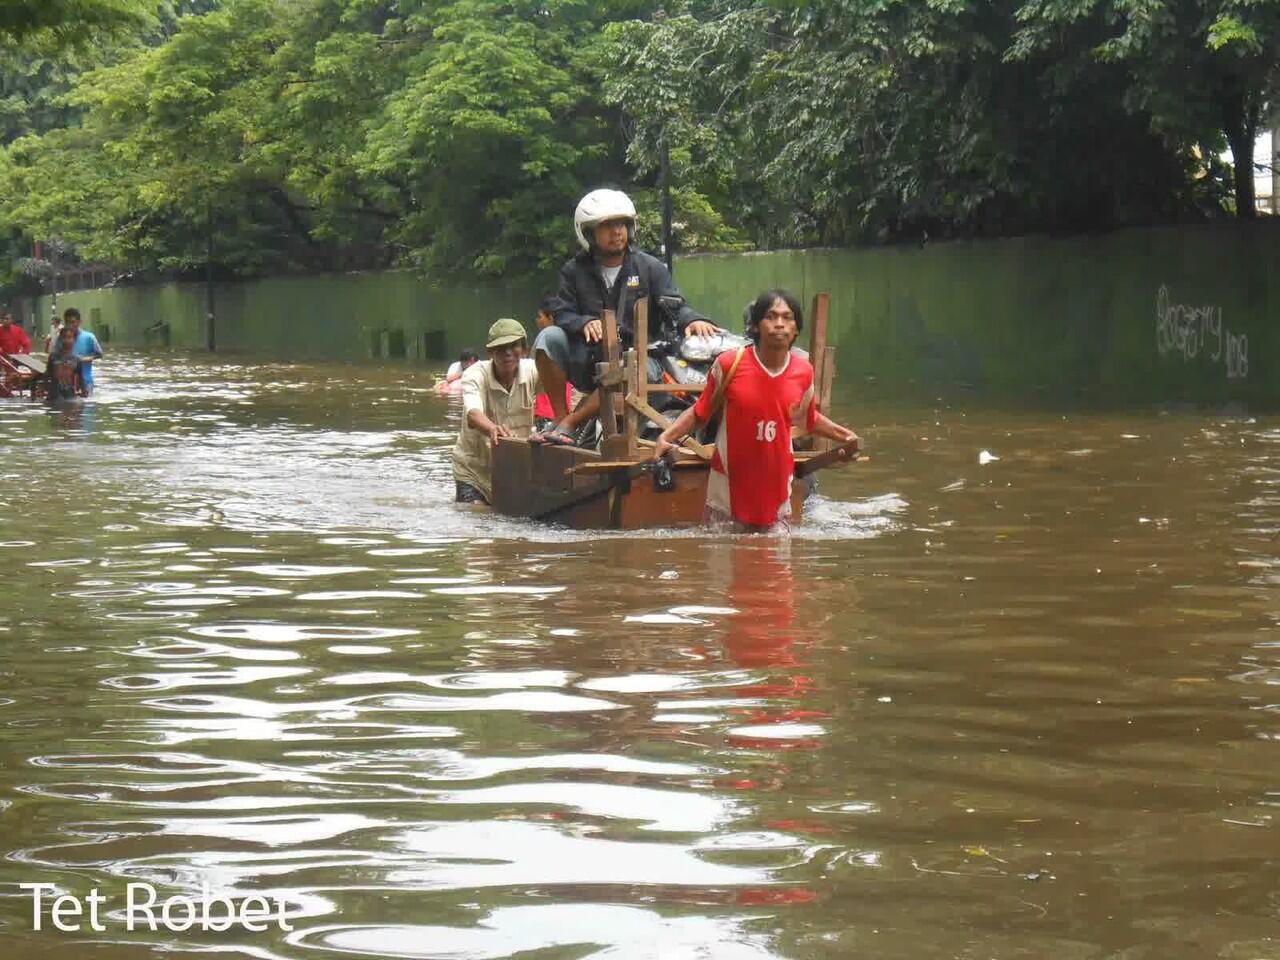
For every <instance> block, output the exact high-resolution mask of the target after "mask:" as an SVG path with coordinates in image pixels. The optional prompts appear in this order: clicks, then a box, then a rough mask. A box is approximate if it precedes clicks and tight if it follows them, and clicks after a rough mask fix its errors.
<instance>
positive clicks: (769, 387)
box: [654, 290, 858, 531]
mask: <svg viewBox="0 0 1280 960" xmlns="http://www.w3.org/2000/svg"><path fill="white" fill-rule="evenodd" d="M803 325H804V316H803V314H802V313H801V310H800V303H799V302H798V301H797V300H796V298H795V297H794V296H792V295H791V294H790V293H788V292H787V291H786V290H766V291H765V292H764V293H762V294H760V296H759V297H757V298H756V301H755V303H753V304H752V305H751V312H750V315H749V323H748V327H747V336H748V337H750V338H751V341H752V346H751V348H750V349H745V348H744V349H743V350H741V351H737V352H732V353H731V352H725V353H722V354H720V356H719V357H717V358H716V362H715V364H714V365H713V366H712V368H711V373H710V374H709V375H708V377H707V387H706V389H705V390H704V391H703V392H702V395H701V396H700V397H699V398H698V402H697V403H696V404H694V405H693V406H692V407H690V408H689V409H688V410H686V411H685V412H684V413H682V414H681V415H680V416H679V418H678V419H677V420H676V421H675V422H674V423H673V424H671V426H669V427H668V428H667V429H666V430H664V431H662V435H661V436H660V437H659V438H658V442H657V444H656V446H655V448H654V456H655V458H658V457H662V456H664V455H665V454H666V453H667V452H668V451H669V450H671V449H672V448H673V447H674V444H675V443H676V442H678V440H679V439H680V438H681V437H683V436H685V435H686V434H687V433H689V432H690V431H691V430H693V429H694V428H695V427H696V426H697V425H699V424H702V423H706V422H707V421H708V420H709V419H710V418H711V417H712V415H714V414H715V413H716V412H717V411H716V409H715V406H716V405H717V403H718V404H719V405H720V406H721V408H722V409H723V412H724V415H723V416H722V417H721V418H720V427H719V430H718V431H717V433H716V443H715V453H714V454H713V455H712V458H711V475H710V477H709V478H708V479H707V516H708V519H710V520H712V521H717V520H721V521H723V520H732V521H733V523H734V524H735V526H736V527H738V528H739V529H742V530H746V531H764V530H768V529H770V528H771V527H774V526H775V525H776V524H781V525H783V526H787V525H789V522H790V519H791V480H792V477H793V476H794V474H795V458H794V457H793V456H792V454H791V431H792V428H793V427H794V428H800V429H804V430H807V431H808V432H809V433H811V434H813V435H814V436H818V437H828V438H830V439H832V440H835V441H837V442H839V443H842V444H843V443H848V442H849V441H851V440H857V439H858V436H857V434H855V433H854V432H853V431H852V430H850V429H849V428H848V427H842V426H840V425H839V424H837V423H833V422H832V421H831V420H829V419H828V418H827V417H826V416H825V415H823V414H822V413H821V412H820V411H819V410H818V403H817V398H816V397H815V395H814V389H813V367H812V366H810V365H809V361H808V360H805V359H804V358H802V357H800V356H797V355H796V354H795V353H793V352H792V350H791V346H792V344H793V343H795V340H796V337H797V335H798V334H799V333H800V330H801V328H802V327H803ZM722 383H723V384H724V386H721V384H722Z"/></svg>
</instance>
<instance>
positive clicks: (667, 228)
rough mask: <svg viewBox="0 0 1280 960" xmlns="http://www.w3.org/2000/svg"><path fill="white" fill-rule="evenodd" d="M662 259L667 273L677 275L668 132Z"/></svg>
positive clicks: (662, 175) (664, 159)
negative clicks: (673, 250) (672, 245)
mask: <svg viewBox="0 0 1280 960" xmlns="http://www.w3.org/2000/svg"><path fill="white" fill-rule="evenodd" d="M660 179H661V181H662V259H663V260H665V261H666V264H667V273H670V274H671V275H672V276H674V275H675V269H674V268H673V267H672V265H671V150H670V148H669V147H668V146H667V134H666V132H665V131H664V132H663V134H662V169H661V173H660Z"/></svg>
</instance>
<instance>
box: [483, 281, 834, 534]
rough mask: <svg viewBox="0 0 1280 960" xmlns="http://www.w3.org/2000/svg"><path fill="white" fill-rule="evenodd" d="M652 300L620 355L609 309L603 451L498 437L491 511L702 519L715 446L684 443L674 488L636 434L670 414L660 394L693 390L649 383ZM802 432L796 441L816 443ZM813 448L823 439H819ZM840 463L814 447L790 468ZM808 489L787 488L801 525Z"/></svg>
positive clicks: (602, 369) (827, 393) (819, 381)
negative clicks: (656, 405) (655, 403)
mask: <svg viewBox="0 0 1280 960" xmlns="http://www.w3.org/2000/svg"><path fill="white" fill-rule="evenodd" d="M647 309H648V300H647V299H645V300H641V301H640V302H639V303H638V304H636V327H637V330H636V337H635V339H636V343H635V347H634V348H633V349H630V350H627V351H626V353H625V355H623V353H622V350H621V347H620V344H619V341H618V326H617V318H616V317H615V316H614V314H613V313H612V311H605V314H604V317H603V318H602V320H603V325H604V344H605V358H606V359H605V362H604V363H601V364H598V365H597V367H596V373H597V382H598V383H599V384H600V385H601V386H602V387H603V388H604V392H603V394H602V397H601V404H600V423H601V427H602V430H603V439H602V441H601V444H600V450H599V451H595V450H585V449H582V448H579V447H565V446H555V445H552V444H538V443H530V442H529V441H528V440H520V439H508V438H504V439H501V440H499V441H498V446H497V448H496V449H495V450H494V455H493V508H494V510H496V511H497V512H498V513H502V514H506V515H507V516H512V517H528V518H532V519H538V520H549V521H552V522H555V523H562V524H565V525H567V526H569V527H572V528H574V529H579V530H582V529H613V530H638V529H642V528H648V527H673V526H682V525H690V524H697V523H701V522H702V520H703V514H704V511H705V507H706V499H707V475H708V471H709V470H710V466H711V464H710V460H711V451H710V448H707V447H705V446H703V445H701V444H699V443H697V442H695V441H693V440H689V441H686V444H685V447H684V448H683V449H681V450H680V452H679V454H678V455H677V457H676V459H675V461H674V462H673V464H672V471H671V473H672V477H673V479H674V481H675V489H674V490H666V491H660V490H658V489H657V488H656V485H655V483H654V481H653V477H652V464H651V463H650V459H651V457H652V450H653V443H652V442H651V441H648V440H645V439H643V438H642V437H641V432H642V430H643V428H644V426H645V424H646V422H647V421H650V420H651V421H653V422H654V423H655V424H657V425H658V426H660V427H664V426H666V425H667V423H668V421H667V419H666V418H665V417H664V416H663V415H662V414H661V413H659V412H658V411H656V410H654V409H653V407H652V406H651V405H650V397H651V396H652V395H653V394H656V393H664V392H667V393H699V392H701V391H702V389H703V387H702V386H701V385H697V386H693V385H689V384H666V383H649V382H648V377H647V375H646V374H647V362H646V361H647V357H648V317H647ZM828 309H829V298H828V295H827V294H825V293H820V294H818V295H817V296H815V297H814V299H813V309H812V311H811V313H810V329H809V344H810V346H809V356H810V362H812V364H813V368H814V374H815V380H816V382H815V388H816V390H817V394H818V398H819V403H820V405H821V407H822V409H824V410H825V409H827V407H828V406H829V401H830V397H831V382H832V378H833V376H834V373H835V351H834V350H829V349H828V348H827V343H826V334H827V312H828ZM814 443H815V441H814V440H813V438H811V437H807V436H806V437H803V438H802V439H801V440H800V441H799V443H798V444H797V445H798V446H812V445H814ZM816 443H817V444H821V443H823V441H816ZM835 460H836V458H835V457H829V458H828V457H827V456H826V455H825V454H823V453H822V452H821V451H820V450H816V449H813V450H811V452H807V453H797V455H796V473H797V475H804V474H806V473H809V472H812V471H813V470H814V469H819V468H821V467H823V466H828V465H830V464H831V463H832V462H834V461H835ZM803 500H804V485H803V484H796V485H795V490H794V492H793V494H792V504H791V505H792V515H793V517H794V519H795V520H796V521H797V522H798V521H799V520H800V517H801V509H802V504H803Z"/></svg>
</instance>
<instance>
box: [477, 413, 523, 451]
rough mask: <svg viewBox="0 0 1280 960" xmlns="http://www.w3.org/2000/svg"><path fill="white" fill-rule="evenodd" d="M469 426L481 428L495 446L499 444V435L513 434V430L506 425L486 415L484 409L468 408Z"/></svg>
mask: <svg viewBox="0 0 1280 960" xmlns="http://www.w3.org/2000/svg"><path fill="white" fill-rule="evenodd" d="M467 426H469V427H471V428H472V429H474V430H479V431H480V432H481V433H484V434H488V436H489V442H490V443H491V444H493V445H494V446H495V447H496V446H497V445H498V438H499V437H509V436H511V435H512V434H511V431H510V430H508V429H507V428H506V427H504V426H502V425H501V424H497V423H494V422H493V421H492V420H490V419H489V418H488V417H486V416H485V415H484V411H483V410H468V411H467Z"/></svg>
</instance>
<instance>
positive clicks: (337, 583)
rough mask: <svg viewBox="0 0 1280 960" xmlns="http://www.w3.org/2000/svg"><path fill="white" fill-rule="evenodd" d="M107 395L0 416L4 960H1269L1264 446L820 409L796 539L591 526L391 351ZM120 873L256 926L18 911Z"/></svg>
mask: <svg viewBox="0 0 1280 960" xmlns="http://www.w3.org/2000/svg"><path fill="white" fill-rule="evenodd" d="M103 379H104V386H103V387H102V389H101V390H100V393H99V396H98V397H96V398H95V399H94V400H93V401H91V402H90V403H88V404H85V406H84V409H83V411H81V413H80V415H79V416H78V417H77V418H74V419H67V418H66V417H65V416H64V415H63V414H64V412H63V411H49V410H47V409H45V408H43V407H40V406H31V405H29V404H27V403H25V402H13V401H9V402H4V404H3V405H0V444H2V445H3V446H2V449H3V450H4V452H5V459H4V484H3V486H2V487H0V513H2V514H3V516H4V521H3V527H2V528H0V562H2V563H3V564H4V568H5V570H6V578H5V579H6V587H7V588H8V589H7V590H6V593H5V602H4V605H3V606H2V607H0V650H3V659H2V660H0V668H2V669H3V670H4V673H5V675H6V678H7V682H6V684H5V685H4V687H3V688H2V689H0V723H2V724H3V727H2V728H0V729H2V730H3V735H2V737H0V750H2V751H3V763H0V830H2V831H3V832H2V833H0V846H2V847H3V850H4V853H5V856H4V859H3V861H0V923H3V927H0V942H3V943H4V944H5V945H6V950H5V953H6V955H12V956H19V957H22V956H37V955H38V956H42V957H45V956H48V957H57V958H62V957H66V958H71V957H76V958H81V957H105V958H113V957H134V956H142V955H147V956H170V957H185V956H195V955H196V954H203V953H207V952H209V951H210V950H221V951H226V952H231V953H234V954H236V955H244V956H256V957H267V958H277V957H279V958H283V957H311V956H314V957H326V956H333V957H342V956H367V957H433V958H434V957H458V958H463V957H465V958H500V957H509V956H515V955H529V956H534V955H536V956H538V957H547V958H552V957H554V958H561V957H563V958H571V957H572V958H579V957H601V958H603V957H696V956H709V957H717V958H719V957H730V958H736V957H744V958H810V957H832V958H835V957H848V956H859V955H866V956H874V957H877V958H898V957H901V958H908V957H910V958H918V957H926V956H956V957H964V958H985V957H1002V958H1003V957H1019V956H1033V957H1048V956H1052V957H1081V958H1083V957H1090V958H1092V957H1098V958H1101V957H1116V956H1124V957H1134V958H1138V957H1152V958H1154V957H1161V958H1166V957H1188V958H1190V957H1205V956H1214V957H1229V958H1255V960H1256V958H1261V957H1273V956H1276V955H1277V952H1276V951H1277V942H1276V937H1277V931H1276V926H1275V922H1276V911H1277V908H1278V907H1280V901H1278V900H1277V894H1276V890H1277V889H1278V888H1280V884H1278V883H1277V881H1280V877H1278V876H1277V867H1276V858H1275V856H1274V851H1275V849H1277V846H1276V830H1277V824H1276V816H1277V815H1278V814H1280V810H1278V808H1280V782H1278V781H1277V777H1276V774H1275V770H1276V769H1277V765H1276V762H1275V760H1276V750H1277V746H1278V744H1277V741H1278V740H1280V722H1278V718H1280V696H1278V695H1277V689H1278V688H1280V640H1278V639H1277V637H1278V636H1280V634H1278V633H1277V630H1276V621H1277V618H1278V617H1280V605H1278V604H1277V599H1278V597H1280V594H1278V592H1277V591H1278V590H1280V556H1278V555H1277V550H1276V543H1277V533H1278V530H1280V524H1278V518H1280V510H1278V508H1280V465H1277V460H1276V455H1277V453H1280V423H1277V422H1276V421H1275V420H1272V419H1264V418H1258V419H1256V420H1253V419H1247V418H1225V417H1214V416H1207V415H1195V414H1188V413H1182V414H1171V415H1162V414H1160V413H1159V412H1153V413H1150V414H1148V413H1141V414H1128V415H1106V414H1099V413H1094V414H1080V413H1073V414H1070V415H1065V416H1064V415H1062V414H1061V413H1057V414H1034V415H1032V414H1011V413H1007V412H998V411H984V410H980V409H976V408H975V409H965V408H961V407H956V406H948V405H941V404H940V405H939V406H937V407H936V408H917V407H894V406H887V405H884V404H876V405H862V406H859V405H857V404H855V403H854V402H853V397H852V395H849V396H847V397H845V398H844V399H843V401H842V403H841V405H840V409H838V410H837V411H836V412H837V414H839V418H840V419H843V420H847V421H848V422H852V423H854V424H856V425H857V426H858V427H859V428H860V431H861V432H862V433H864V435H866V436H867V438H868V440H869V442H870V444H871V446H872V448H873V450H874V459H873V460H872V461H871V462H869V463H866V464H860V465H858V466H856V467H854V468H850V469H848V470H845V471H840V472H831V473H829V474H827V475H825V476H824V477H823V481H822V497H821V498H820V499H819V501H818V502H817V504H816V505H815V507H814V508H813V509H812V510H811V511H809V512H808V521H807V523H806V525H805V526H804V527H803V528H801V530H800V531H799V535H798V536H797V537H796V538H795V539H794V540H791V541H779V540H775V539H771V538H765V537H737V538H734V537H711V536H708V535H706V534H705V533H704V532H702V531H699V530H687V531H680V532H676V533H668V534H661V535H653V534H649V535H636V534H630V535H622V534H608V535H597V534H591V535H583V534H580V533H574V532H572V531H565V530H557V529H554V528H542V527H531V526H528V525H524V524H519V523H515V522H512V521H508V520H504V519H502V518H494V517H489V516H484V515H477V514H474V513H469V512H461V511H459V510H457V509H455V508H454V507H453V505H452V504H451V503H450V502H449V497H450V494H451V490H452V487H451V484H449V483H447V482H446V481H447V478H448V473H449V468H448V449H449V446H450V444H451V442H452V435H453V431H454V430H455V429H456V425H457V411H456V409H455V408H454V407H452V406H450V405H449V402H448V401H445V400H441V399H440V398H437V397H435V396H434V395H433V394H432V393H431V392H430V391H429V389H428V383H429V377H427V376H425V375H423V374H421V373H420V372H417V371H413V370H407V369H403V368H388V369H377V368H370V367H342V366H337V365H332V366H310V367H277V366H271V367H253V366H240V365H235V364H227V363H210V362H207V361H204V360H192V359H190V358H168V359H158V358H153V359H147V358H143V357H140V356H135V357H132V358H131V357H128V356H127V355H126V356H125V357H124V358H123V359H121V358H116V359H115V360H113V362H112V364H111V367H110V369H109V370H108V369H107V368H104V370H103ZM982 451H988V452H989V453H990V454H991V455H992V456H991V457H986V458H982V459H981V460H980V458H979V454H980V453H981V452H982ZM992 457H995V458H998V459H992ZM131 881H132V882H137V881H146V882H150V883H154V884H156V885H157V887H158V888H159V889H160V891H161V893H162V895H164V896H167V895H169V894H171V893H188V894H198V893H199V891H200V889H201V886H202V884H207V885H208V886H210V887H211V888H212V889H214V890H215V891H218V892H220V893H222V894H232V895H237V896H243V895H246V894H249V893H260V894H265V895H269V896H273V897H277V896H278V897H283V898H284V899H285V900H286V901H287V902H288V905H289V924H290V925H291V926H292V927H293V930H292V931H286V930H280V929H277V928H273V929H271V930H269V931H266V932H262V933H250V932H246V931H243V930H241V931H235V932H229V933H224V934H215V933H207V932H206V933H202V932H199V931H189V932H187V933H176V932H174V933H161V932H156V933H150V932H146V931H142V930H140V931H137V932H133V933H129V932H127V931H126V930H125V929H124V927H123V924H122V923H120V922H113V921H109V922H108V923H107V924H106V926H107V929H106V930H105V931H104V932H94V931H90V930H88V929H87V928H86V929H85V930H83V931H82V932H81V933H79V934H71V933H58V932H56V931H52V932H51V931H49V930H47V929H46V930H44V931H42V932H39V933H36V932H33V931H32V929H31V917H30V901H29V899H28V898H27V895H26V894H24V893H22V892H21V891H20V890H19V888H18V884H20V883H24V882H25V883H30V882H47V883H51V884H55V885H56V887H57V889H58V890H59V891H61V892H71V893H76V894H78V895H81V896H83V895H84V894H86V893H88V892H89V891H90V889H92V888H94V887H97V888H99V889H100V890H101V891H102V892H103V893H104V894H105V895H106V896H107V897H108V906H109V907H114V908H115V909H116V911H117V912H116V917H117V919H118V917H119V908H120V906H121V905H122V903H123V892H124V887H125V884H127V883H128V882H131ZM112 901H114V903H113V902H112Z"/></svg>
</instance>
